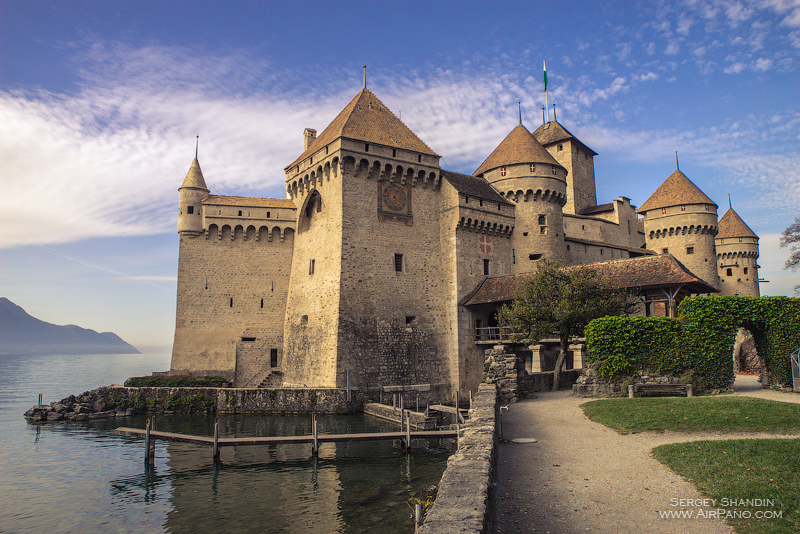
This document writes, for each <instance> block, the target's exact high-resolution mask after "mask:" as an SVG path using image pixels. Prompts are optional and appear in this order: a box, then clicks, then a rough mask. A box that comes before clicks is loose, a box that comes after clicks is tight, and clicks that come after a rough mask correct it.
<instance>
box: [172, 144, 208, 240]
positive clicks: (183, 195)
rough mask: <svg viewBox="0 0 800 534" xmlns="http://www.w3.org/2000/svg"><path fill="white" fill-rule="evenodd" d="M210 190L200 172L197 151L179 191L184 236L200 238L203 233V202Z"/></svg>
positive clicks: (179, 221) (180, 220) (181, 226)
mask: <svg viewBox="0 0 800 534" xmlns="http://www.w3.org/2000/svg"><path fill="white" fill-rule="evenodd" d="M208 193H209V190H208V188H207V187H206V181H205V180H204V179H203V171H201V170H200V162H199V161H197V150H196V149H195V155H194V161H193V162H192V166H191V167H189V172H188V173H186V178H185V179H184V180H183V185H181V187H180V188H179V189H178V233H179V234H180V235H182V236H198V235H200V234H202V233H203V200H204V199H205V198H206V197H207V196H208Z"/></svg>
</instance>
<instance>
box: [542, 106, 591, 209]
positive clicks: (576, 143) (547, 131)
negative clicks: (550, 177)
mask: <svg viewBox="0 0 800 534" xmlns="http://www.w3.org/2000/svg"><path fill="white" fill-rule="evenodd" d="M533 136H534V137H535V138H536V140H537V141H539V143H541V145H542V146H543V147H544V148H545V149H546V150H547V151H548V152H549V153H550V155H551V156H553V157H554V158H555V159H556V161H558V163H559V164H561V166H563V167H564V169H566V171H567V203H566V205H565V206H564V213H571V214H573V215H575V214H579V213H581V212H582V211H583V210H585V209H586V208H590V207H593V206H596V205H597V193H596V190H595V181H594V157H595V156H596V155H597V152H595V151H594V150H592V149H591V148H589V147H587V146H586V145H584V144H583V143H582V142H581V141H580V140H579V139H578V138H577V137H575V136H574V135H572V134H571V133H570V132H569V130H567V129H566V128H564V127H563V126H562V125H561V124H560V123H559V122H558V121H556V120H555V119H554V120H553V121H551V122H548V123H545V124H543V125H542V126H540V127H539V128H537V130H536V131H535V132H533Z"/></svg>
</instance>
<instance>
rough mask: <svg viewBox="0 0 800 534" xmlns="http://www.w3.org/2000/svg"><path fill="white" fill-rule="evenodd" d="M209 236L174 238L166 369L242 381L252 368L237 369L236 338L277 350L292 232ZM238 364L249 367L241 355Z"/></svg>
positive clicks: (290, 262) (280, 347)
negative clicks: (174, 287) (174, 288)
mask: <svg viewBox="0 0 800 534" xmlns="http://www.w3.org/2000/svg"><path fill="white" fill-rule="evenodd" d="M231 235H233V236H235V235H236V234H235V233H231V234H228V235H227V236H226V237H227V238H224V239H215V238H214V235H209V236H208V237H206V235H204V234H201V235H200V236H198V237H188V236H181V238H180V253H179V264H178V294H177V311H176V319H175V323H176V324H175V342H174V345H173V356H172V364H171V369H172V370H174V371H176V372H180V371H184V370H190V371H192V372H194V373H195V374H197V372H198V370H203V371H204V372H206V373H207V374H212V375H217V374H218V375H221V376H224V377H225V378H228V379H230V380H235V379H238V380H237V382H238V383H237V385H239V383H241V381H245V382H246V381H248V380H249V379H250V376H249V375H250V374H251V373H252V372H256V370H252V369H251V370H249V371H248V370H247V369H239V371H238V372H237V343H238V342H240V341H242V338H243V337H246V338H255V339H254V340H253V342H252V343H254V344H257V345H258V346H260V347H262V348H264V349H265V350H266V351H267V354H268V353H269V349H271V348H277V349H279V350H281V349H282V346H283V319H284V315H285V306H286V295H287V291H288V288H289V269H290V267H291V265H292V249H293V242H294V232H293V230H292V229H291V228H289V229H286V230H285V235H284V239H283V240H281V239H279V238H275V239H273V240H272V241H268V240H266V239H261V240H258V241H256V240H255V239H247V240H245V239H244V236H240V237H239V238H238V239H231V237H230V236H231ZM239 360H240V363H242V362H244V363H245V365H248V363H247V362H248V360H247V359H246V358H239Z"/></svg>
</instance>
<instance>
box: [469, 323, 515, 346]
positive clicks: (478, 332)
mask: <svg viewBox="0 0 800 534" xmlns="http://www.w3.org/2000/svg"><path fill="white" fill-rule="evenodd" d="M492 341H495V342H500V343H511V331H510V330H509V329H508V328H503V327H501V326H489V327H486V328H476V329H475V342H476V343H481V342H483V343H489V342H492Z"/></svg>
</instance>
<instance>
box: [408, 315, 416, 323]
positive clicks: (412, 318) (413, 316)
mask: <svg viewBox="0 0 800 534" xmlns="http://www.w3.org/2000/svg"><path fill="white" fill-rule="evenodd" d="M416 318H417V316H416V315H406V324H411V323H413V322H414V320H415V319H416Z"/></svg>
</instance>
